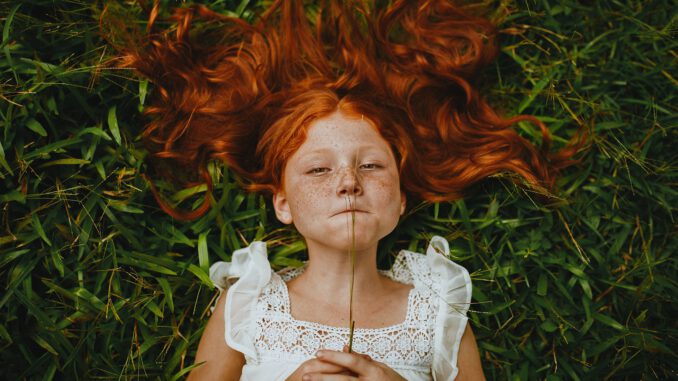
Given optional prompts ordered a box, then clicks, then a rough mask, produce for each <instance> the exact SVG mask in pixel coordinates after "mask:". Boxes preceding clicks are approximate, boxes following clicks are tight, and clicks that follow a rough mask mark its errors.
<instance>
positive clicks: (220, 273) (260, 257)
mask: <svg viewBox="0 0 678 381" xmlns="http://www.w3.org/2000/svg"><path fill="white" fill-rule="evenodd" d="M448 254H449V247H448V243H447V241H446V240H445V239H444V238H442V237H437V236H436V237H433V239H431V242H430V244H429V247H428V249H427V250H426V254H425V255H423V254H419V253H414V252H411V251H406V250H403V251H401V252H400V253H399V254H398V256H397V258H396V261H395V263H394V265H393V267H392V268H391V270H388V271H384V272H383V274H384V275H386V276H388V277H389V278H391V279H393V280H395V281H398V282H401V283H405V284H410V285H413V286H414V288H412V290H411V291H410V294H409V297H408V305H407V315H406V318H405V320H404V321H403V322H401V323H399V324H396V325H392V326H388V327H384V328H374V329H372V328H369V329H368V328H366V329H360V328H356V329H355V332H354V338H353V348H354V350H355V351H356V352H359V353H365V354H368V355H369V356H370V357H371V358H372V359H374V360H376V361H379V362H383V363H385V364H386V365H388V366H389V367H391V368H392V369H393V370H395V371H396V372H398V373H399V374H400V375H402V376H403V377H404V378H405V379H407V380H409V381H418V380H436V381H441V380H446V381H447V380H454V378H455V377H456V375H457V353H458V350H459V343H460V341H461V337H462V335H463V333H464V330H465V328H466V320H467V318H466V312H467V310H468V306H469V303H470V301H471V278H470V277H469V275H468V272H467V271H466V269H464V268H463V267H462V266H459V265H457V264H456V263H454V262H452V261H450V260H449V259H448V258H447V256H448ZM302 272H303V268H300V269H286V270H282V271H280V272H278V273H276V272H273V271H272V270H271V267H270V264H269V262H268V257H267V255H266V244H265V243H263V242H253V243H252V244H251V245H250V246H249V247H247V248H244V249H240V250H237V251H236V252H235V253H234V254H233V262H218V263H215V264H214V265H212V267H211V268H210V278H211V279H212V281H213V282H214V283H215V284H216V285H217V287H219V288H220V289H221V290H228V291H227V292H228V295H227V303H226V305H225V307H224V308H225V311H224V312H225V313H224V316H225V322H226V334H225V336H226V337H225V339H226V343H227V344H228V345H229V346H230V347H231V348H233V349H235V350H237V351H239V352H241V353H243V354H244V355H245V360H246V363H245V366H244V367H243V370H242V376H241V378H240V379H241V380H248V381H249V380H284V379H285V378H286V377H287V376H289V375H290V374H292V373H293V372H294V371H295V370H296V369H297V368H298V367H299V365H300V364H301V363H302V362H304V361H306V360H308V359H310V358H313V357H314V355H315V352H316V351H317V350H319V349H323V348H325V349H334V350H341V349H342V347H343V346H344V345H346V344H347V343H348V328H339V327H331V326H326V325H322V324H318V323H314V322H308V321H301V320H297V319H295V318H294V317H292V315H291V314H290V301H289V295H288V293H287V285H286V283H285V282H286V281H289V280H290V279H293V278H294V277H295V276H298V275H299V274H301V273H302Z"/></svg>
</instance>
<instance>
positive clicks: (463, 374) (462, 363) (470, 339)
mask: <svg viewBox="0 0 678 381" xmlns="http://www.w3.org/2000/svg"><path fill="white" fill-rule="evenodd" d="M457 368H458V369H459V373H458V374H457V378H456V380H457V381H465V380H472V381H476V380H483V381H484V380H485V374H483V367H482V366H481V365H480V354H479V353H478V345H477V344H476V338H475V336H473V331H471V325H469V324H468V323H467V324H466V331H464V336H462V337H461V343H460V344H459V354H458V356H457Z"/></svg>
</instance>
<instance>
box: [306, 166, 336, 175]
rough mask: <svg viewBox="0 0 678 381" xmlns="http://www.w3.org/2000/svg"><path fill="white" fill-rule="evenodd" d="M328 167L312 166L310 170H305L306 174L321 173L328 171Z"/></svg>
mask: <svg viewBox="0 0 678 381" xmlns="http://www.w3.org/2000/svg"><path fill="white" fill-rule="evenodd" d="M329 171H330V169H329V168H325V167H318V168H312V169H311V170H310V171H308V172H306V174H307V175H322V174H324V173H327V172H329Z"/></svg>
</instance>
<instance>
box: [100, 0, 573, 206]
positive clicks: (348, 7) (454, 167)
mask: <svg viewBox="0 0 678 381" xmlns="http://www.w3.org/2000/svg"><path fill="white" fill-rule="evenodd" d="M417 3H418V2H413V1H405V0H395V1H393V2H392V3H391V5H389V6H388V7H385V8H383V9H370V8H369V7H367V6H364V5H363V3H362V2H358V1H339V0H329V1H326V2H325V7H324V8H323V9H321V10H320V12H319V13H318V17H317V19H316V20H315V23H314V25H311V23H309V22H308V20H307V18H306V14H305V12H304V9H303V6H302V2H301V1H300V0H277V1H275V2H274V3H273V5H272V6H271V7H270V8H269V9H268V10H267V12H266V13H265V14H264V15H263V16H262V17H261V19H260V20H259V21H258V22H257V23H256V24H254V25H249V24H247V23H245V22H244V21H242V20H240V19H236V18H231V17H226V16H223V15H219V14H217V13H215V12H212V11H210V10H209V9H207V8H206V7H204V6H192V7H189V8H179V9H176V10H175V11H174V15H173V16H172V19H173V20H174V22H175V23H176V30H175V31H174V33H173V34H174V35H172V34H170V33H169V32H167V31H161V32H154V31H153V28H154V24H155V21H156V19H157V17H158V8H157V5H156V6H155V7H154V8H153V9H152V10H151V16H150V18H149V22H148V34H147V35H145V36H144V37H141V38H136V39H135V38H134V37H133V34H131V33H129V32H125V33H127V34H125V33H123V34H122V36H123V37H124V38H127V43H123V44H121V45H120V44H119V45H118V48H119V49H121V50H122V52H123V53H124V54H123V56H122V57H121V60H122V65H123V66H125V67H131V68H134V69H136V70H137V71H138V72H139V73H140V74H141V75H143V76H145V77H147V78H148V79H149V80H150V81H151V82H153V83H154V85H155V88H156V91H157V93H158V95H159V96H158V97H157V99H156V100H155V101H154V103H153V104H152V105H151V106H149V107H147V108H146V110H145V113H146V115H147V116H149V118H150V122H149V123H148V125H147V127H146V129H145V131H144V135H143V136H144V141H145V143H146V145H147V147H148V149H149V151H150V153H151V157H152V158H153V160H155V161H159V162H168V163H171V164H172V165H173V166H175V167H176V166H177V165H179V166H180V167H181V168H183V169H185V170H187V172H188V173H195V174H198V175H199V177H200V178H201V180H202V181H204V182H205V183H207V185H208V192H207V194H206V199H205V203H204V204H203V206H202V207H200V208H199V209H197V210H194V211H192V212H181V211H178V210H175V209H173V208H170V207H169V206H167V205H166V204H165V203H164V202H163V201H162V200H161V199H160V197H159V196H158V194H157V192H156V191H155V189H154V194H155V195H156V198H157V199H158V201H159V203H160V205H161V206H162V207H163V209H164V210H165V211H167V212H168V213H169V214H171V215H172V216H174V217H176V218H180V219H193V218H196V217H198V216H200V215H202V214H204V213H205V212H206V211H207V210H208V208H209V202H208V197H209V196H210V193H211V189H212V184H211V178H210V176H209V174H208V173H207V169H206V166H207V163H208V162H209V161H210V160H222V161H224V162H226V163H227V164H228V165H229V167H230V168H231V169H232V170H234V171H235V172H236V173H237V174H239V175H240V176H241V178H242V179H243V184H244V186H245V188H246V189H248V190H251V191H266V192H275V191H276V190H277V189H280V187H281V186H282V181H283V177H282V176H283V173H284V168H285V164H286V162H287V159H288V158H289V157H290V156H291V155H292V154H293V153H294V152H295V151H296V150H297V149H298V148H299V146H300V145H301V144H302V143H303V141H304V139H305V137H306V130H307V127H308V126H309V125H310V123H311V122H313V121H314V120H316V119H318V118H322V117H323V116H327V115H329V114H331V113H332V112H333V111H335V110H337V109H342V110H343V111H345V112H347V113H348V114H353V115H363V116H364V117H366V118H367V119H368V120H370V121H371V122H372V124H373V125H374V126H375V128H377V130H378V131H379V132H380V133H381V135H382V136H383V137H384V139H386V140H387V141H388V142H389V144H390V145H391V147H392V149H393V151H394V153H395V155H396V158H397V160H398V164H399V168H400V174H401V182H402V184H401V186H402V188H403V189H404V190H405V191H406V192H408V193H409V194H410V195H413V196H417V197H419V198H421V199H424V200H429V201H443V200H454V199H457V198H460V197H462V195H463V191H464V190H465V189H467V188H468V187H469V186H470V185H472V184H474V183H476V182H477V181H479V180H481V179H484V178H486V177H488V176H490V175H492V174H495V173H498V172H503V171H511V172H514V173H516V174H518V175H519V176H521V177H522V178H523V179H525V180H526V181H527V182H528V183H530V184H532V185H533V186H536V187H539V188H549V189H552V188H553V187H554V182H555V178H556V176H557V174H558V172H559V171H560V170H561V169H562V168H564V167H566V166H568V165H571V164H573V163H574V162H575V160H573V159H572V157H573V156H574V154H575V153H576V152H577V151H578V149H579V148H580V147H581V145H582V144H583V141H584V139H579V141H577V142H573V143H571V144H570V145H568V146H567V147H565V148H564V149H562V150H560V151H558V152H550V142H551V141H550V136H549V133H548V130H547V129H546V127H545V126H544V124H543V123H541V122H540V121H539V120H537V119H536V118H534V117H531V116H525V115H522V116H516V117H513V118H509V119H503V118H502V117H500V116H499V115H498V114H497V113H496V112H495V111H494V110H493V109H492V108H491V107H490V106H489V105H488V104H487V103H486V102H485V101H484V100H483V98H482V97H481V96H480V95H479V93H478V91H477V89H476V88H475V87H474V86H473V84H472V79H473V78H474V77H476V76H477V75H478V73H479V72H480V70H481V69H483V68H484V67H486V66H487V65H488V64H489V63H491V62H492V61H493V60H494V59H495V57H496V55H497V52H498V48H497V44H496V40H497V32H496V29H495V27H494V25H493V24H492V23H490V22H489V21H488V20H486V19H484V18H482V17H478V16H474V15H472V14H470V13H469V12H467V11H465V10H464V9H462V8H461V7H458V6H456V5H453V4H451V3H450V2H449V1H443V0H440V1H437V0H430V1H424V2H422V3H421V4H417ZM102 20H107V18H105V17H102ZM109 20H112V18H110V19H109ZM196 21H200V22H197V23H196ZM104 26H113V28H112V29H109V30H110V31H111V32H107V33H108V35H109V36H112V35H113V34H114V33H115V28H116V26H115V24H105V23H104ZM114 44H115V43H114ZM519 121H529V122H531V123H533V124H535V125H536V126H538V127H539V128H540V130H541V133H542V143H541V147H540V148H539V149H537V148H536V147H535V146H534V145H532V144H531V143H530V142H529V141H527V140H526V139H524V138H522V137H521V136H519V135H518V134H517V133H516V132H515V131H514V130H513V129H512V128H511V126H512V125H513V124H515V123H516V122H519ZM415 146H416V149H415ZM159 168H160V171H161V174H163V175H165V176H168V177H169V178H172V179H175V180H176V177H173V174H172V173H170V172H169V171H167V170H162V168H163V167H162V166H160V167H159ZM194 180H195V179H194Z"/></svg>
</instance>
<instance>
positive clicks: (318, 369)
mask: <svg viewBox="0 0 678 381" xmlns="http://www.w3.org/2000/svg"><path fill="white" fill-rule="evenodd" d="M307 374H323V375H338V376H340V375H352V374H353V373H352V372H350V371H349V370H348V369H346V368H344V367H343V366H340V365H336V364H332V363H329V362H325V361H322V360H320V359H317V358H313V359H310V360H306V361H304V362H303V363H301V365H299V367H298V368H297V370H295V371H294V373H292V374H290V375H289V376H288V377H287V378H286V379H285V381H302V380H306V378H304V376H305V375H307Z"/></svg>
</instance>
